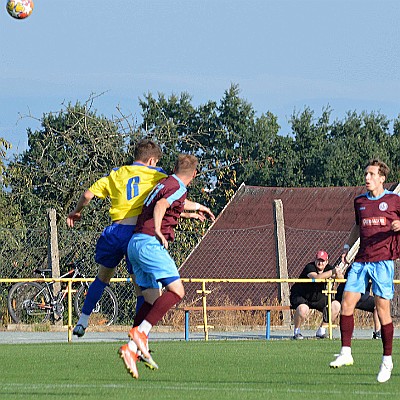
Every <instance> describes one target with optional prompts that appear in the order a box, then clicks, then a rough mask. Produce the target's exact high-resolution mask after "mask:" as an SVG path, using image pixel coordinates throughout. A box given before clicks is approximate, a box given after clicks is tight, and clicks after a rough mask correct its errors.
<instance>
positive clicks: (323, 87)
mask: <svg viewBox="0 0 400 400" xmlns="http://www.w3.org/2000/svg"><path fill="white" fill-rule="evenodd" d="M3 3H4V2H3ZM399 15H400V1H398V0H396V1H392V0H380V1H376V0H374V1H372V0H241V1H239V0H143V1H142V0H125V1H124V2H123V1H118V2H117V1H106V0H98V1H94V0H86V1H78V0H63V1H61V0H36V2H35V9H34V11H33V14H32V15H31V16H30V17H29V18H28V19H26V20H24V21H17V20H13V19H12V18H11V17H10V16H8V14H7V12H6V10H5V7H4V8H3V9H2V10H1V9H0V41H1V46H0V137H4V138H5V139H6V140H8V141H10V142H11V143H12V144H13V147H14V150H13V151H14V152H21V151H22V150H24V149H25V148H26V146H27V136H26V128H27V127H31V128H32V129H36V128H37V127H38V119H40V117H41V116H42V114H43V113H47V112H50V111H59V110H61V109H62V108H63V106H62V104H63V103H68V102H72V103H75V102H76V101H77V100H79V101H81V102H84V101H86V100H87V99H88V98H89V97H90V95H91V94H92V93H94V94H101V93H103V94H102V95H101V96H99V97H97V98H96V99H95V101H94V108H95V109H97V111H98V113H99V114H103V115H106V116H108V117H111V116H112V115H115V114H117V112H116V107H117V106H120V107H121V109H122V110H123V112H124V113H125V114H133V116H137V117H138V118H140V108H139V106H138V98H140V97H142V96H143V94H144V93H147V92H151V93H153V94H155V95H156V94H157V93H158V92H162V93H164V94H166V95H170V94H172V93H175V94H179V93H181V92H183V91H186V92H188V93H189V94H190V95H192V97H193V104H194V105H198V104H201V103H204V102H206V101H207V100H216V101H218V100H220V99H221V98H222V96H223V94H224V91H225V90H226V89H228V88H229V86H230V85H231V84H232V83H235V84H238V85H239V87H240V89H241V93H240V95H241V97H243V98H245V99H246V100H247V101H249V102H250V103H252V105H253V107H254V109H255V110H256V111H257V113H258V115H261V113H265V112H267V111H271V112H273V113H274V114H276V115H277V116H278V122H279V123H280V125H281V126H282V129H281V132H280V133H281V134H284V135H286V134H288V133H290V130H289V127H288V124H287V120H288V118H289V117H290V115H291V114H292V113H293V112H294V111H302V110H303V109H304V107H306V106H309V107H310V108H311V109H313V110H314V111H315V114H316V116H317V117H318V116H319V115H320V114H321V111H322V109H323V108H324V107H326V106H327V105H330V107H331V108H332V109H333V110H334V113H333V116H334V118H339V119H343V118H344V117H345V113H346V111H354V110H355V111H357V112H361V111H364V110H365V111H367V112H371V111H379V112H382V113H383V114H385V115H387V116H388V117H389V118H390V119H393V118H396V117H397V116H398V115H399V114H400V65H399V64H400V25H399V23H398V17H399ZM21 115H31V116H32V117H33V118H22V119H20V116H21ZM9 154H10V153H9Z"/></svg>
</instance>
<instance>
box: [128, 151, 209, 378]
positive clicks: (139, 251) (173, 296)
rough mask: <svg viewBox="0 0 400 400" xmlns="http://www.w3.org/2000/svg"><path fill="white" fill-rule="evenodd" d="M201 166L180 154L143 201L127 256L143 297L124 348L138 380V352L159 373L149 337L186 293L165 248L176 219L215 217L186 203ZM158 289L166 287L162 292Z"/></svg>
mask: <svg viewBox="0 0 400 400" xmlns="http://www.w3.org/2000/svg"><path fill="white" fill-rule="evenodd" d="M197 164H198V161H197V158H196V157H195V156H192V155H187V154H180V155H179V156H178V160H177V162H176V164H175V173H174V174H173V175H171V176H169V177H168V178H165V179H163V180H161V181H160V182H159V183H158V184H157V185H156V186H155V187H154V189H153V190H152V191H151V192H150V193H149V195H148V196H147V198H146V200H145V201H144V205H143V210H142V213H141V215H140V216H139V218H138V221H137V224H136V229H135V233H134V235H133V236H132V238H131V240H130V242H129V245H128V257H129V260H130V262H131V264H132V266H133V270H134V273H135V277H136V283H137V284H138V285H139V287H140V288H141V290H142V293H143V296H144V299H145V302H144V304H143V305H142V307H141V308H140V310H139V312H138V313H137V315H136V317H135V321H134V327H133V328H132V329H131V330H130V331H129V336H130V338H131V340H130V341H129V343H128V344H127V345H125V346H127V347H126V350H127V351H129V353H130V355H131V357H130V358H129V359H127V358H124V362H125V365H126V367H127V369H128V370H129V371H130V372H131V373H132V375H133V376H134V377H135V378H138V372H137V368H136V361H137V353H136V352H137V350H139V351H140V352H141V358H142V359H144V361H145V363H146V365H147V366H148V367H150V368H153V369H158V366H157V364H156V363H155V362H154V360H153V359H152V357H151V355H150V354H149V350H148V344H147V337H148V334H149V332H150V329H151V328H152V327H153V326H154V325H156V324H157V323H158V322H159V321H160V320H161V319H162V317H163V316H164V315H165V314H166V313H167V311H168V310H170V309H171V308H172V307H173V306H174V305H175V304H177V303H178V302H180V301H181V300H182V298H183V296H184V294H185V290H184V287H183V284H182V281H181V279H180V276H179V272H178V269H177V267H176V264H175V261H174V260H173V259H172V257H171V256H170V255H169V253H168V250H167V249H168V243H169V242H172V241H173V240H174V228H175V226H176V225H177V224H178V219H179V218H180V217H183V218H194V219H198V220H200V221H204V220H205V218H206V216H208V217H210V218H211V219H212V220H214V218H215V217H214V214H213V213H212V212H211V211H210V209H209V208H207V207H205V206H203V205H201V204H199V203H194V202H192V201H189V200H187V199H186V194H187V190H186V187H187V186H188V185H189V184H190V182H191V181H192V180H193V179H194V178H195V176H196V173H197ZM184 211H186V212H184ZM188 211H193V212H188ZM194 211H197V212H194ZM160 286H162V287H163V288H165V290H164V291H163V292H162V294H160Z"/></svg>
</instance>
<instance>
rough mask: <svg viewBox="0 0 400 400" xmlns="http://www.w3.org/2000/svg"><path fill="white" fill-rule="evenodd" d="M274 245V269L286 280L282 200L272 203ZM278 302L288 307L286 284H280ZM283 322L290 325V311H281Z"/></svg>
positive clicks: (288, 299) (288, 296) (288, 291)
mask: <svg viewBox="0 0 400 400" xmlns="http://www.w3.org/2000/svg"><path fill="white" fill-rule="evenodd" d="M273 206H274V207H273V208H274V225H275V229H274V232H275V243H276V269H277V275H278V278H279V279H288V278H289V276H288V269H287V257H286V239H285V222H284V218H283V204H282V200H280V199H277V200H274V202H273ZM278 296H279V301H280V302H281V304H282V305H283V306H290V290H289V283H288V282H281V283H280V284H279V291H278ZM283 322H284V324H285V325H286V326H290V324H291V316H290V311H289V310H287V311H283Z"/></svg>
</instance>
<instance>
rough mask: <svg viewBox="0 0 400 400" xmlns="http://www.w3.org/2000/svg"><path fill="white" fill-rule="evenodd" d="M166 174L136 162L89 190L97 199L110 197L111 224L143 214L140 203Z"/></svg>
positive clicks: (104, 178) (108, 176) (105, 178)
mask: <svg viewBox="0 0 400 400" xmlns="http://www.w3.org/2000/svg"><path fill="white" fill-rule="evenodd" d="M165 177H167V174H166V173H165V172H164V171H163V170H162V168H157V167H148V166H146V165H143V164H141V163H138V162H134V163H133V164H132V165H124V166H122V167H119V168H115V169H113V170H112V171H111V172H110V174H109V175H107V176H105V177H103V178H100V179H99V180H97V181H96V182H95V183H94V184H93V185H92V186H90V188H89V190H90V191H91V192H92V193H93V194H94V195H95V196H96V197H99V198H100V199H104V198H106V197H110V200H111V207H110V211H109V212H110V217H111V220H112V221H119V220H121V219H124V218H129V217H135V216H137V215H139V214H140V213H141V212H142V207H143V202H144V200H145V199H146V197H147V195H148V194H149V193H150V191H151V190H152V189H153V187H154V186H155V185H156V184H157V183H158V182H159V181H160V180H161V179H163V178H165Z"/></svg>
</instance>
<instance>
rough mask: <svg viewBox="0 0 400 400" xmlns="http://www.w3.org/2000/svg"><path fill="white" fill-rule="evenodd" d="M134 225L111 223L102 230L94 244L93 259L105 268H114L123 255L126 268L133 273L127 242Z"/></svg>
mask: <svg viewBox="0 0 400 400" xmlns="http://www.w3.org/2000/svg"><path fill="white" fill-rule="evenodd" d="M135 227H136V225H122V224H112V225H110V226H107V227H106V228H105V229H104V231H103V232H102V234H101V236H100V237H99V240H98V241H97V244H96V254H95V258H94V259H95V260H96V262H97V263H98V264H101V265H103V266H104V267H107V268H115V267H116V266H117V265H118V264H119V263H120V262H121V260H122V259H123V258H124V257H125V259H126V268H127V270H128V273H129V274H133V270H132V265H131V263H130V262H129V260H128V254H127V249H128V243H129V240H130V239H131V237H132V235H133V232H134V231H135Z"/></svg>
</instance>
